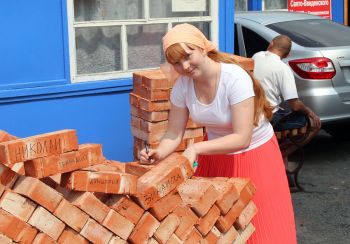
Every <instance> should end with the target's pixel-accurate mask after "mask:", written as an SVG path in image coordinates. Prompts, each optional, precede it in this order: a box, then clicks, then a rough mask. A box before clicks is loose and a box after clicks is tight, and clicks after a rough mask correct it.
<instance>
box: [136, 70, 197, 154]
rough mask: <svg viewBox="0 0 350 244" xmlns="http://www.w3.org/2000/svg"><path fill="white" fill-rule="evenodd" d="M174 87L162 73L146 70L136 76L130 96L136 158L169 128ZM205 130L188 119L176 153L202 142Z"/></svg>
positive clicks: (155, 143)
mask: <svg viewBox="0 0 350 244" xmlns="http://www.w3.org/2000/svg"><path fill="white" fill-rule="evenodd" d="M173 85H174V84H173V83H172V82H169V81H168V80H167V79H166V78H165V76H164V75H163V73H162V72H161V71H160V70H146V71H140V72H136V73H134V74H133V91H132V92H131V93H130V112H131V132H132V134H133V136H134V159H135V160H138V159H139V152H140V151H141V149H142V148H144V147H145V143H147V145H148V147H149V148H156V147H157V146H158V144H159V141H160V140H161V139H162V137H163V135H164V134H165V131H166V129H167V127H168V115H169V110H170V92H171V88H172V86H173ZM203 135H204V128H203V126H200V125H197V124H196V123H194V122H193V121H192V120H191V119H189V120H188V123H187V126H186V130H185V133H184V136H183V140H182V142H181V143H180V145H179V146H178V148H177V150H176V151H177V152H182V151H184V150H185V149H186V148H187V146H188V145H189V144H191V143H194V142H199V141H202V140H203Z"/></svg>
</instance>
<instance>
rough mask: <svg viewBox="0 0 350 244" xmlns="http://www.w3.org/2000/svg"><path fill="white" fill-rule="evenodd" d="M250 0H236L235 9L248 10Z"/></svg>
mask: <svg viewBox="0 0 350 244" xmlns="http://www.w3.org/2000/svg"><path fill="white" fill-rule="evenodd" d="M247 10H248V1H247V0H235V11H247Z"/></svg>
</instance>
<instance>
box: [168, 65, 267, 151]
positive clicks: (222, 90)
mask: <svg viewBox="0 0 350 244" xmlns="http://www.w3.org/2000/svg"><path fill="white" fill-rule="evenodd" d="M253 96H254V90H253V83H252V80H251V78H250V76H249V75H248V74H247V72H246V71H245V70H243V69H242V68H241V67H239V66H237V65H235V64H226V63H221V75H220V79H219V84H218V88H217V93H216V96H215V98H214V100H213V101H212V102H211V103H210V104H203V103H201V102H200V101H198V99H197V97H196V93H195V89H194V85H193V79H192V78H190V77H186V76H180V78H179V79H178V80H177V81H176V83H175V85H174V87H173V89H172V92H171V97H170V101H171V102H172V103H173V104H174V105H175V106H177V107H181V108H185V107H187V108H188V110H189V113H190V116H191V118H192V120H193V121H194V122H196V123H199V124H201V125H204V126H205V127H206V130H207V133H208V140H211V139H215V138H219V137H222V136H225V135H229V134H232V133H233V129H232V116H231V108H230V106H231V105H233V104H237V103H239V102H242V101H243V100H245V99H248V98H250V97H253ZM272 135H273V129H272V126H271V125H270V123H269V122H268V121H267V120H266V119H265V117H264V116H262V118H261V119H260V121H259V123H258V126H256V127H254V129H253V135H252V139H251V143H250V146H249V147H248V148H246V149H243V150H241V151H238V152H235V153H241V152H244V151H248V150H251V149H253V148H256V147H258V146H260V145H262V144H264V143H265V142H267V141H268V140H269V139H270V138H271V137H272Z"/></svg>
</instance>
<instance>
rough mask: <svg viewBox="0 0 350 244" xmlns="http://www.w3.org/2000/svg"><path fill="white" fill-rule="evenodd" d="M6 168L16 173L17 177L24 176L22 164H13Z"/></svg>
mask: <svg viewBox="0 0 350 244" xmlns="http://www.w3.org/2000/svg"><path fill="white" fill-rule="evenodd" d="M8 167H9V168H10V169H11V170H12V171H13V172H16V173H17V174H19V175H25V170H24V163H23V162H19V163H14V164H11V165H8Z"/></svg>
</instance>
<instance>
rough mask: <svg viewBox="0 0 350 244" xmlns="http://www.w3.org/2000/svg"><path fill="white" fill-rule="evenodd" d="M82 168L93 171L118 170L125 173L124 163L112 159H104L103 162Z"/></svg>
mask: <svg viewBox="0 0 350 244" xmlns="http://www.w3.org/2000/svg"><path fill="white" fill-rule="evenodd" d="M83 170H86V171H93V172H119V173H125V163H121V162H118V161H113V160H106V161H105V162H103V163H100V164H96V165H93V166H90V167H87V168H84V169H83Z"/></svg>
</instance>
